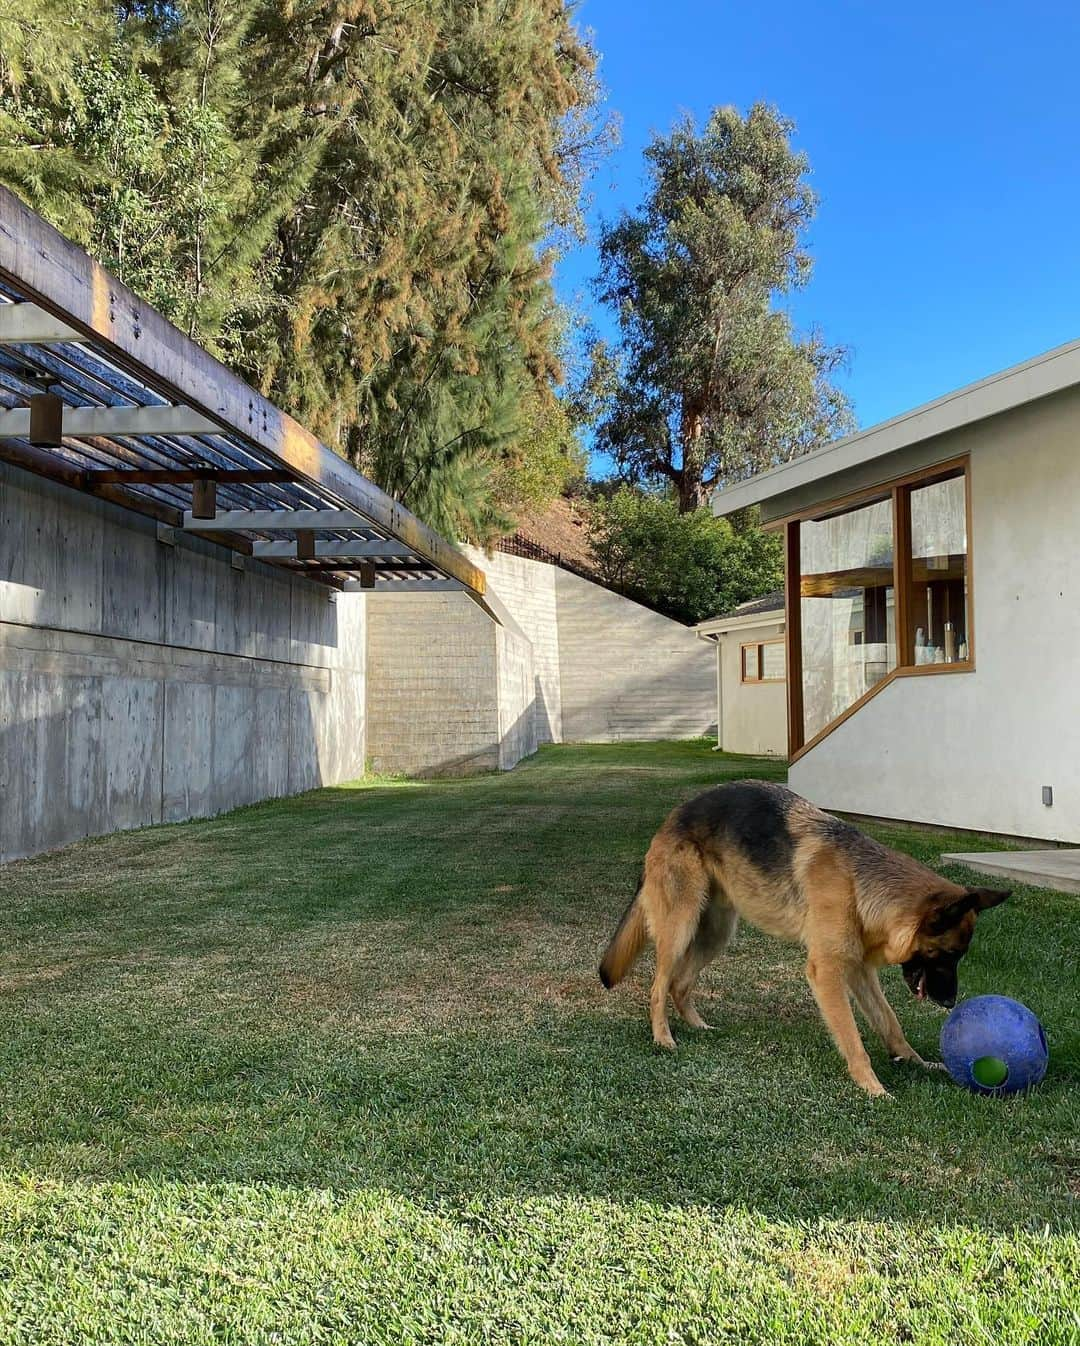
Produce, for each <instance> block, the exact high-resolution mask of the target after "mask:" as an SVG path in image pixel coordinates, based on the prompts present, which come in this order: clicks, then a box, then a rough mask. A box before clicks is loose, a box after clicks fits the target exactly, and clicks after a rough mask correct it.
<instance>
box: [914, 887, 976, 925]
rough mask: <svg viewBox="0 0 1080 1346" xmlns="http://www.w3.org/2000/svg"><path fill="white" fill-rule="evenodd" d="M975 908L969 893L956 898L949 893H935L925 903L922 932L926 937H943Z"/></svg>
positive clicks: (953, 894)
mask: <svg viewBox="0 0 1080 1346" xmlns="http://www.w3.org/2000/svg"><path fill="white" fill-rule="evenodd" d="M974 906H975V898H974V897H973V896H972V894H971V893H970V891H969V892H966V893H964V894H963V895H962V896H960V897H957V896H956V893H955V890H954V891H953V892H951V893H935V894H934V896H933V897H932V898H931V899H930V901H929V902H928V903H927V907H926V915H925V916H924V917H923V918H922V930H923V933H924V934H927V935H943V934H944V933H945V931H946V930H951V929H952V928H953V926H954V925H957V924H958V923H959V921H960V920H961V919H962V918H963V917H964V916H966V915H967V913H968V912H969V911H971V910H972V909H973V908H974Z"/></svg>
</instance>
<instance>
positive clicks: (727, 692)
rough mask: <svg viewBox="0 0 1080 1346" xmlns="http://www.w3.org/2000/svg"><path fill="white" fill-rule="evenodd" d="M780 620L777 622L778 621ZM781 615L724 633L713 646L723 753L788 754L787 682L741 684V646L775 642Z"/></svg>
mask: <svg viewBox="0 0 1080 1346" xmlns="http://www.w3.org/2000/svg"><path fill="white" fill-rule="evenodd" d="M778 618H779V620H778ZM782 619H783V614H782V613H777V614H774V615H773V617H772V620H771V621H768V622H762V623H760V624H758V625H756V626H742V627H739V628H737V629H734V630H731V631H725V632H724V633H723V634H722V635H721V636H720V640H719V642H718V644H717V646H716V659H717V663H718V666H719V670H720V678H721V688H720V712H721V716H722V719H721V728H720V734H719V736H718V737H719V743H720V747H721V748H722V749H723V751H724V752H744V753H752V754H754V755H755V756H761V755H765V756H777V757H784V756H786V754H787V682H786V681H785V682H760V683H752V682H743V680H742V667H741V650H742V646H743V645H745V644H749V643H750V642H751V641H761V640H775V639H776V638H777V636H778V635H780V633H781V632H782V631H783V629H784V624H783V620H782Z"/></svg>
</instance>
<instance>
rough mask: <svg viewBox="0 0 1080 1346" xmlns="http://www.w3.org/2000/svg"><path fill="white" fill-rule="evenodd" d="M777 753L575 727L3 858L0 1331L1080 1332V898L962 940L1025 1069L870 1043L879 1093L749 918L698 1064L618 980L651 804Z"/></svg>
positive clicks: (915, 1020) (974, 845)
mask: <svg viewBox="0 0 1080 1346" xmlns="http://www.w3.org/2000/svg"><path fill="white" fill-rule="evenodd" d="M749 774H753V775H761V776H771V777H782V775H783V768H782V767H780V766H778V765H776V764H775V763H768V762H764V761H758V760H754V759H748V758H732V757H722V756H720V755H718V754H716V753H713V752H710V751H709V750H708V746H707V745H705V744H701V743H694V744H652V745H623V746H617V747H584V748H574V747H568V748H567V747H564V748H549V749H545V750H543V751H542V752H541V753H540V754H539V755H538V756H537V757H536V758H534V759H532V760H531V761H529V762H527V763H525V764H523V765H522V766H521V767H519V768H518V770H516V771H515V772H513V773H512V774H510V775H505V776H497V777H496V776H486V777H481V778H477V779H472V780H464V781H446V782H439V783H425V784H419V783H413V782H401V783H397V782H392V783H387V782H373V783H362V784H358V785H355V786H350V787H346V788H340V789H332V790H323V791H320V792H318V793H315V794H311V795H307V796H304V797H302V798H299V799H294V800H287V801H280V802H276V803H270V804H266V805H260V806H258V807H256V808H251V809H246V810H242V811H240V812H238V813H234V814H231V815H229V816H227V817H223V818H219V819H216V820H213V821H209V822H199V823H191V824H186V825H184V826H179V827H163V828H157V829H153V830H149V831H144V832H139V833H127V834H124V835H119V836H113V837H109V838H107V839H104V840H99V841H92V842H87V843H85V844H81V845H78V846H74V847H71V848H69V849H67V850H65V851H63V852H60V853H58V854H54V855H50V856H45V857H41V858H38V859H36V860H32V861H26V862H22V863H19V864H15V865H11V866H9V867H7V868H5V869H2V870H0V921H2V923H3V930H2V939H0V991H2V995H0V1015H2V1016H3V1017H2V1023H0V1105H2V1106H0V1340H3V1341H5V1342H19V1343H32V1342H41V1343H49V1346H60V1344H61V1343H80V1346H82V1344H84V1343H93V1342H139V1343H147V1344H148V1346H149V1344H153V1346H160V1344H161V1343H172V1342H184V1343H209V1342H214V1343H220V1342H235V1343H244V1344H245V1346H247V1344H248V1343H271V1342H280V1343H289V1344H291V1343H307V1342H320V1343H322V1342H336V1343H350V1344H352V1343H368V1342H386V1343H395V1344H396V1343H421V1342H423V1343H439V1346H442V1344H443V1343H465V1342H477V1343H480V1342H484V1343H500V1344H501V1343H540V1342H565V1343H593V1342H611V1343H638V1342H641V1343H645V1342H648V1343H683V1342H686V1343H700V1344H702V1346H704V1343H712V1342H724V1343H726V1342H731V1343H736V1342H738V1343H755V1342H768V1343H772V1342H784V1343H791V1344H792V1346H808V1344H809V1343H821V1344H822V1346H826V1344H828V1346H837V1344H838V1343H848V1342H913V1343H918V1344H919V1346H929V1344H933V1343H941V1346H957V1344H958V1343H969V1342H970V1343H976V1342H978V1343H986V1344H987V1346H1013V1343H1018V1342H1030V1343H1032V1344H1033V1346H1036V1344H1037V1346H1048V1344H1049V1343H1059V1342H1076V1341H1077V1340H1078V1339H1080V1307H1078V1290H1077V1286H1078V1273H1080V1249H1078V1240H1077V1229H1076V1225H1075V1223H1074V1199H1075V1196H1076V1195H1077V1193H1078V1192H1080V1167H1078V1158H1080V1156H1078V1148H1077V1132H1078V1126H1077V1123H1078V1120H1080V1119H1078V1109H1077V1106H1076V1101H1075V1100H1076V1092H1075V1085H1076V1075H1077V1063H1078V1060H1080V1040H1078V1026H1077V1016H1076V999H1077V971H1076V950H1077V938H1076V935H1077V929H1078V924H1080V906H1078V903H1080V899H1078V898H1076V897H1066V896H1061V895H1055V894H1052V893H1047V892H1041V891H1040V892H1036V891H1033V890H1019V891H1018V892H1017V895H1016V897H1015V899H1014V901H1013V902H1012V903H1010V904H1008V905H1006V906H1005V907H1003V908H1001V909H999V910H997V911H994V912H991V913H989V914H988V915H987V916H986V917H985V918H983V920H982V921H981V922H980V927H981V928H980V930H979V933H978V935H977V936H976V940H975V944H974V947H973V951H972V953H971V955H970V956H969V957H968V958H967V959H966V960H965V962H964V963H963V964H962V966H961V973H962V989H963V990H964V991H966V992H967V993H968V994H971V993H976V992H982V991H1000V992H1004V993H1006V994H1011V995H1014V996H1017V997H1018V998H1020V999H1022V1000H1024V1001H1025V1002H1027V1003H1028V1004H1030V1005H1032V1006H1033V1007H1034V1008H1035V1009H1036V1010H1037V1011H1038V1012H1039V1014H1040V1015H1041V1017H1042V1018H1043V1021H1044V1023H1045V1025H1046V1029H1047V1033H1048V1036H1049V1038H1050V1042H1051V1048H1052V1051H1053V1060H1052V1064H1051V1073H1050V1074H1049V1075H1048V1077H1047V1080H1046V1081H1045V1083H1044V1085H1043V1086H1042V1088H1040V1089H1039V1090H1038V1091H1037V1092H1036V1093H1035V1094H1033V1095H1032V1096H1031V1097H1028V1098H1020V1099H1013V1100H1008V1101H997V1100H992V1099H981V1098H976V1097H973V1096H969V1095H967V1094H965V1093H963V1092H961V1091H960V1090H958V1089H957V1088H955V1087H954V1086H953V1085H951V1084H950V1082H949V1081H948V1079H947V1078H946V1077H944V1076H942V1075H938V1074H928V1073H925V1072H922V1071H918V1070H910V1069H908V1070H905V1069H901V1068H899V1067H892V1066H890V1065H889V1063H888V1061H887V1059H885V1057H884V1053H883V1051H882V1049H881V1048H880V1046H879V1045H878V1044H877V1043H876V1042H870V1039H869V1038H868V1043H870V1046H871V1055H872V1057H873V1059H874V1063H875V1066H876V1067H877V1069H878V1071H879V1074H880V1075H881V1078H882V1080H883V1081H884V1082H885V1084H886V1086H887V1087H888V1088H889V1089H891V1090H892V1092H893V1093H894V1094H895V1101H894V1102H884V1103H876V1104H874V1103H871V1102H869V1101H868V1100H867V1099H866V1098H865V1097H864V1096H863V1095H862V1094H861V1093H860V1092H859V1091H858V1090H857V1089H856V1088H855V1086H854V1085H853V1084H851V1082H850V1081H849V1080H848V1078H847V1075H846V1072H845V1070H844V1067H843V1064H842V1062H841V1060H840V1058H839V1056H838V1055H837V1054H836V1052H835V1050H834V1049H833V1047H832V1045H831V1043H830V1041H829V1039H828V1037H827V1034H826V1032H825V1030H824V1027H823V1026H822V1025H821V1023H820V1021H819V1020H818V1018H817V1015H816V1012H815V1010H814V1007H813V1004H812V1001H811V998H810V994H809V991H808V989H807V987H806V985H805V982H804V980H803V978H802V974H801V966H802V958H801V956H800V952H799V951H798V950H795V949H791V948H787V947H784V946H781V945H779V944H777V943H775V942H774V941H772V940H770V939H768V938H766V937H764V936H761V935H758V934H757V933H756V932H753V931H746V930H744V931H743V933H742V934H741V935H740V938H739V941H738V943H737V946H736V948H735V949H734V950H733V951H732V953H731V954H730V955H728V956H727V957H726V958H725V959H723V960H721V962H719V963H718V964H716V965H715V966H714V967H713V968H712V969H711V970H710V972H709V973H707V974H706V977H705V979H704V986H703V994H702V995H701V997H700V1001H701V1005H702V1009H703V1011H704V1013H705V1016H706V1018H709V1019H711V1020H712V1021H713V1022H714V1023H715V1024H716V1025H717V1026H718V1029H717V1031H716V1032H713V1033H703V1032H702V1033H694V1032H692V1031H690V1030H689V1029H687V1028H685V1027H683V1026H681V1025H680V1024H679V1022H678V1020H677V1019H676V1020H673V1023H674V1026H675V1031H676V1034H677V1036H678V1037H679V1042H680V1046H679V1051H678V1053H677V1054H675V1055H674V1056H671V1055H665V1054H661V1053H658V1052H657V1051H656V1050H655V1049H654V1048H653V1046H652V1044H651V1041H650V1038H649V1032H648V1024H647V1020H646V1012H645V993H646V987H647V983H648V977H649V971H650V969H649V967H648V960H643V963H642V965H641V967H640V968H639V970H638V971H637V973H636V974H635V975H634V976H633V977H632V978H631V979H630V980H629V981H628V983H626V984H625V985H624V986H622V987H620V988H619V989H618V990H616V991H615V992H612V993H605V992H603V991H602V990H601V988H600V986H599V983H598V981H597V978H596V973H595V967H596V963H597V959H598V955H599V952H600V950H601V948H602V946H603V944H604V943H605V942H606V939H607V936H608V935H609V934H610V932H611V930H612V928H613V927H614V924H615V921H616V920H617V918H618V916H619V914H620V913H621V911H622V909H623V907H624V906H625V904H626V902H627V900H628V898H629V895H630V894H631V892H632V891H633V887H634V884H635V881H636V877H637V872H638V868H639V865H640V862H641V858H642V855H643V853H644V850H645V847H646V846H647V844H648V841H649V838H650V836H651V834H652V832H653V831H654V830H655V828H656V827H657V825H658V824H659V822H660V821H661V819H662V818H663V816H664V814H665V813H666V812H667V811H668V809H669V808H670V807H671V806H672V805H674V804H675V803H676V802H677V801H679V800H681V799H684V798H686V797H688V796H689V795H691V794H693V793H695V792H696V791H697V790H699V789H701V788H703V787H704V786H707V785H709V784H712V783H715V782H716V781H718V780H720V779H723V778H725V777H738V776H744V775H749ZM877 835H879V836H880V837H881V838H882V839H883V840H886V841H888V842H890V843H891V844H895V845H897V846H899V847H901V848H904V849H907V850H910V851H912V852H913V853H915V854H917V855H918V856H919V857H920V858H921V859H924V860H927V861H929V862H930V863H931V864H935V863H936V861H937V856H938V855H939V853H940V852H941V851H947V850H955V849H962V848H964V847H965V846H966V847H967V848H968V849H985V848H986V843H985V842H984V841H982V840H973V839H971V838H962V837H954V836H947V835H943V834H933V835H931V834H927V833H919V832H911V831H906V830H902V829H892V830H887V829H878V831H877ZM949 872H950V874H951V876H952V877H957V878H959V877H962V876H963V871H960V870H955V869H954V870H950V871H949ZM886 990H887V993H888V994H889V996H890V998H891V999H892V1001H893V1003H894V1004H895V1005H896V1007H897V1009H898V1012H899V1014H900V1017H901V1019H902V1020H903V1023H904V1026H905V1029H906V1030H907V1032H908V1035H909V1037H910V1039H911V1041H912V1043H913V1045H914V1046H915V1047H916V1048H917V1049H918V1050H919V1051H921V1052H923V1053H924V1054H936V1039H937V1034H938V1031H939V1029H940V1024H941V1019H940V1016H939V1015H938V1014H937V1013H935V1012H934V1011H932V1010H930V1009H929V1008H927V1007H925V1006H922V1005H919V1004H917V1003H916V1002H915V1001H914V1000H913V999H912V998H911V997H910V996H909V995H908V993H907V991H906V990H905V989H904V988H903V986H902V983H901V979H900V977H899V975H898V973H896V972H895V971H890V972H889V973H887V974H886Z"/></svg>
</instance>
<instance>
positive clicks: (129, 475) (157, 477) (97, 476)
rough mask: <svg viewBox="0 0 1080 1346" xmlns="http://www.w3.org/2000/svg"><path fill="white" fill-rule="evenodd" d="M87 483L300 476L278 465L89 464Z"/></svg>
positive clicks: (243, 481) (241, 481) (250, 481)
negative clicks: (148, 465)
mask: <svg viewBox="0 0 1080 1346" xmlns="http://www.w3.org/2000/svg"><path fill="white" fill-rule="evenodd" d="M84 475H85V477H86V484H87V486H89V487H91V488H92V487H93V486H95V485H102V484H106V483H107V484H109V485H120V486H124V485H127V486H193V485H194V484H195V482H197V481H214V482H217V483H218V485H221V484H222V483H225V484H226V485H229V484H233V485H237V486H244V485H250V486H257V485H260V484H261V483H264V482H266V483H269V482H281V483H285V482H290V481H295V480H296V478H295V477H294V476H293V474H292V473H291V472H285V471H282V470H281V469H277V468H267V469H266V470H265V471H263V470H261V469H258V468H253V469H251V470H250V471H249V470H248V469H247V468H235V469H234V468H222V467H192V468H186V467H185V468H171V467H147V468H141V467H131V468H123V467H118V468H111V467H109V468H87V470H86V472H85V474H84Z"/></svg>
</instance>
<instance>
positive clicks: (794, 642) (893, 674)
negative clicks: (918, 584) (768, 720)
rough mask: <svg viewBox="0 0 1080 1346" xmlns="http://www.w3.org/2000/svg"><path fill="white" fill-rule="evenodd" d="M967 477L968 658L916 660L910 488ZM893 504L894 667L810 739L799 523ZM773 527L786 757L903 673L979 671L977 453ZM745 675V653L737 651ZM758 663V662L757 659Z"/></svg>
mask: <svg viewBox="0 0 1080 1346" xmlns="http://www.w3.org/2000/svg"><path fill="white" fill-rule="evenodd" d="M957 476H963V478H964V511H965V520H966V524H967V553H966V556H967V561H966V569H965V581H966V585H967V590H966V599H967V603H966V612H965V618H966V626H967V629H966V632H965V635H966V637H967V647H968V657H967V658H966V659H964V660H954V661H953V662H952V663H951V664H916V663H915V651H914V634H913V632H912V631H911V629H910V620H909V613H910V612H911V610H912V579H911V570H912V565H911V493H912V491H916V490H918V489H919V488H920V487H922V486H932V485H933V484H934V483H935V482H938V481H946V480H948V479H950V478H952V477H957ZM890 499H891V501H892V514H893V594H894V595H895V600H894V601H895V613H896V667H895V668H894V669H892V670H891V671H890V672H888V673H886V674H885V676H884V677H883V678H881V679H880V680H879V681H878V682H876V683H875V684H874V685H873V687H871V688H869V689H868V690H867V691H866V692H864V693H863V695H862V696H860V697H859V698H858V699H857V700H855V701H853V702H852V703H851V705H850V706H848V707H847V709H846V710H844V711H843V712H842V713H841V714H840V715H838V716H837V717H836V719H834V720H830V721H829V723H828V724H827V725H826V726H825V727H824V728H823V729H821V730H819V731H818V733H816V734H814V735H813V737H812V738H810V739H807V738H806V736H805V728H806V720H805V715H804V713H803V677H802V673H803V669H802V557H801V548H800V536H799V526H800V524H801V523H802V522H803V521H804V520H805V521H808V522H810V521H813V520H816V519H821V518H823V517H824V516H826V515H830V514H838V513H847V512H848V511H849V510H853V509H858V508H859V507H860V506H861V505H868V504H872V503H874V502H875V501H880V500H890ZM772 526H773V527H779V528H782V529H783V531H784V617H785V621H786V623H787V625H786V628H785V633H784V639H785V641H786V644H787V661H786V662H787V684H788V758H789V760H790V761H792V762H796V761H798V759H799V758H800V757H802V756H804V755H805V754H806V753H808V752H809V751H810V749H811V748H814V747H816V746H817V745H818V744H819V743H820V742H821V740H822V739H824V738H827V737H828V736H829V734H831V733H832V731H833V730H834V729H836V728H837V727H838V726H839V725H841V724H843V723H844V721H845V720H847V719H850V718H851V716H852V715H854V714H855V712H856V711H857V710H861V709H862V707H863V706H865V705H866V703H867V701H869V700H870V699H871V698H872V697H875V696H877V694H878V693H879V692H880V691H882V690H883V689H884V688H886V687H887V686H888V685H889V684H890V683H892V682H895V681H896V680H897V678H911V677H927V676H929V677H935V676H937V675H939V674H953V673H974V672H975V592H974V562H973V558H974V544H973V534H972V527H971V458H970V455H968V454H964V455H963V456H962V457H959V458H951V459H949V460H947V461H946V462H943V463H935V464H934V466H933V467H926V468H923V469H922V470H921V471H919V472H911V473H908V474H907V475H906V476H903V477H896V478H894V479H893V480H892V481H885V482H881V483H879V484H878V485H877V486H868V487H866V488H865V489H864V490H861V491H857V492H853V493H852V494H850V495H845V496H838V497H836V498H835V499H833V500H828V501H825V502H823V503H821V504H818V505H815V506H814V507H813V508H812V509H807V510H803V511H801V512H800V513H798V514H791V515H787V516H785V517H784V518H782V519H777V520H776V521H775V522H774V524H773V525H772ZM739 659H740V665H739V667H740V672H741V669H742V663H741V660H742V653H741V651H740V654H739ZM759 667H760V662H759Z"/></svg>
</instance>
